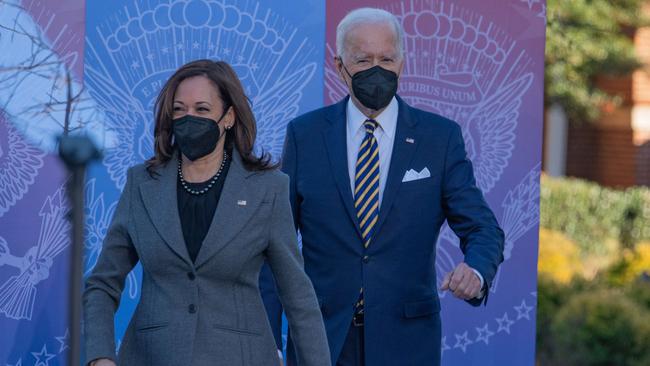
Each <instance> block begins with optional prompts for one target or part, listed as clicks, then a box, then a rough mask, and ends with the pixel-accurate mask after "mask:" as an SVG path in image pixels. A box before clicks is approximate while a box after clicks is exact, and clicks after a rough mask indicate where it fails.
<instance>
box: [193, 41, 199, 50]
mask: <svg viewBox="0 0 650 366" xmlns="http://www.w3.org/2000/svg"><path fill="white" fill-rule="evenodd" d="M192 48H193V49H195V50H198V49H199V42H197V41H194V43H192Z"/></svg>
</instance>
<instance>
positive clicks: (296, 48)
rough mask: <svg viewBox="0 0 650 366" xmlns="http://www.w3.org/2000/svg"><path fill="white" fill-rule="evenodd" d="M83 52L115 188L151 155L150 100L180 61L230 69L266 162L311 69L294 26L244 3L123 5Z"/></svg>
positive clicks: (276, 150) (276, 152) (308, 49)
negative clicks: (108, 143) (108, 135)
mask: <svg viewBox="0 0 650 366" xmlns="http://www.w3.org/2000/svg"><path fill="white" fill-rule="evenodd" d="M86 45H87V49H86V81H87V85H88V87H89V90H90V93H91V95H92V96H93V97H94V98H95V100H96V101H97V103H98V104H99V105H100V107H101V109H102V110H103V112H104V118H105V121H106V125H107V126H108V129H109V130H110V131H112V132H114V133H115V134H117V135H118V136H119V139H118V140H119V142H118V143H117V145H116V146H115V147H114V148H111V149H108V150H107V151H106V154H105V158H104V164H105V166H106V168H107V170H108V172H109V175H110V177H111V179H112V180H113V181H114V182H115V183H116V185H117V187H118V188H120V189H121V188H122V187H123V186H124V183H125V172H126V169H127V168H128V167H130V166H132V165H135V164H138V163H141V162H142V161H144V160H146V159H148V158H150V157H151V156H153V123H154V115H153V108H154V103H155V98H156V97H157V94H158V92H159V90H160V88H161V87H162V85H163V84H164V82H165V81H166V80H167V79H168V78H169V77H170V76H171V74H172V73H173V72H174V71H175V70H176V69H177V68H179V67H180V66H182V65H183V64H185V63H186V62H189V61H191V60H196V59H201V58H209V59H213V60H224V61H226V62H228V63H229V64H231V65H232V66H233V67H234V69H235V71H236V72H237V74H238V76H239V77H240V79H241V81H242V83H243V85H244V88H245V90H246V93H247V95H248V97H249V99H250V101H251V104H252V107H253V112H254V113H255V116H256V119H257V123H258V136H257V146H256V150H257V151H258V152H260V151H262V150H263V151H265V152H269V153H270V154H271V156H272V157H273V158H274V159H278V158H279V156H280V154H281V151H282V143H283V140H284V131H285V128H286V124H287V122H288V121H289V120H291V119H292V118H293V117H295V116H296V115H297V114H298V109H299V102H300V100H301V98H302V96H303V89H304V87H305V85H306V84H307V83H308V82H309V81H310V80H311V79H312V78H313V76H314V72H315V70H316V67H317V64H316V62H314V61H313V60H312V59H313V57H314V55H315V54H316V53H315V49H314V48H313V46H311V45H310V44H309V42H308V41H307V39H305V38H304V37H302V36H301V35H300V34H299V33H298V31H297V29H296V27H295V26H293V25H292V24H289V23H287V22H286V21H284V20H283V19H282V18H281V17H279V16H277V15H274V14H273V13H272V11H271V10H268V9H262V8H261V6H260V5H259V4H257V5H256V4H250V2H246V5H243V6H238V5H237V4H232V3H228V4H226V3H224V2H221V1H204V0H192V1H171V2H168V1H160V2H147V3H143V2H140V1H133V2H129V3H128V4H127V6H126V7H124V9H123V10H122V11H119V12H117V13H115V14H112V15H111V16H109V17H107V18H106V20H105V21H104V22H103V23H102V24H100V25H99V26H97V27H95V28H94V29H89V30H88V34H87V41H86Z"/></svg>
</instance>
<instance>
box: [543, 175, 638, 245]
mask: <svg viewBox="0 0 650 366" xmlns="http://www.w3.org/2000/svg"><path fill="white" fill-rule="evenodd" d="M540 195H541V197H540V200H541V202H540V221H541V226H542V227H545V228H548V229H552V230H556V231H560V232H562V233H564V234H566V235H567V236H568V237H569V238H571V239H572V240H574V241H575V242H576V243H577V244H578V246H579V247H580V248H581V251H582V252H583V253H587V254H588V253H598V254H605V253H606V251H607V246H606V241H607V239H614V240H617V241H619V242H620V243H621V245H622V246H623V247H624V248H631V247H633V246H634V244H635V243H637V242H640V241H643V240H650V225H649V224H648V223H649V222H650V189H648V188H644V187H633V188H629V189H627V190H625V191H619V190H614V189H610V188H604V187H601V186H599V185H597V184H595V183H590V182H586V181H582V180H579V179H573V178H550V177H547V176H543V177H542V186H541V194H540Z"/></svg>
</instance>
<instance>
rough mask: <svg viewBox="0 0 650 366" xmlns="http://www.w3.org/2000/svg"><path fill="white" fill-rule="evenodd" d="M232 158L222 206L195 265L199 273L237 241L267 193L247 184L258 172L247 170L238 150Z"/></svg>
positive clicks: (220, 202)
mask: <svg viewBox="0 0 650 366" xmlns="http://www.w3.org/2000/svg"><path fill="white" fill-rule="evenodd" d="M232 155H233V156H232V161H231V163H230V168H229V170H228V175H226V181H225V182H224V186H223V191H221V197H220V198H219V204H218V205H217V209H216V211H215V213H214V216H213V218H212V223H211V224H210V228H209V229H208V233H207V234H206V236H205V239H203V243H202V245H201V249H200V250H199V254H198V255H197V257H196V261H195V263H194V265H195V267H196V268H197V269H198V268H199V267H201V266H202V265H203V264H205V263H206V262H207V261H208V260H209V259H210V258H211V257H212V256H214V255H216V254H217V253H218V252H219V251H220V250H221V249H223V247H225V246H226V245H227V244H228V243H229V242H230V241H232V240H233V239H234V238H235V236H236V235H237V234H238V233H239V232H240V231H241V230H242V229H243V228H244V226H245V225H246V224H247V223H248V221H249V220H250V219H251V217H252V216H253V214H254V213H255V212H256V211H257V209H258V208H259V206H260V204H261V203H262V200H263V199H264V195H265V193H266V191H265V190H264V189H263V187H257V186H252V185H251V183H250V182H249V181H248V178H249V177H250V176H252V175H254V174H255V172H250V171H247V170H246V169H245V167H244V164H243V162H242V159H241V156H240V155H239V153H238V152H237V150H235V149H233V154H232Z"/></svg>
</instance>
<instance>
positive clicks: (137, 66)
mask: <svg viewBox="0 0 650 366" xmlns="http://www.w3.org/2000/svg"><path fill="white" fill-rule="evenodd" d="M139 67H140V63H139V62H138V61H133V63H132V64H131V68H132V69H137V68H139Z"/></svg>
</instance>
